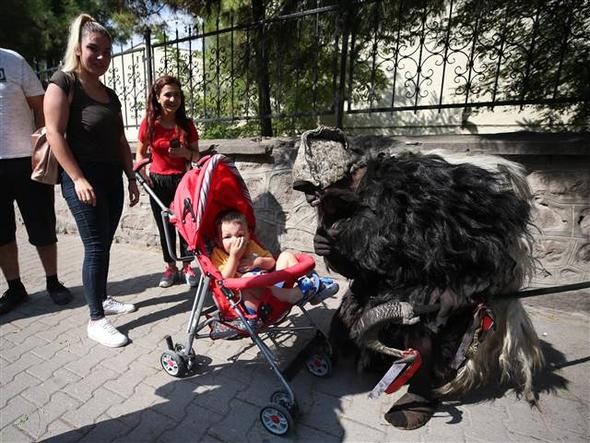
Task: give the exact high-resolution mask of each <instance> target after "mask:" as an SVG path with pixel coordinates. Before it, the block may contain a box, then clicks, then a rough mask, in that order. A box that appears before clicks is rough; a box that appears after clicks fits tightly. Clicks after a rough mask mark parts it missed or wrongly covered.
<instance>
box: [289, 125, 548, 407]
mask: <svg viewBox="0 0 590 443" xmlns="http://www.w3.org/2000/svg"><path fill="white" fill-rule="evenodd" d="M293 186H294V188H295V189H298V190H301V191H303V192H305V194H306V198H307V200H308V202H309V203H310V204H311V205H312V206H314V207H316V208H317V211H318V228H317V232H316V237H315V239H314V243H315V247H316V252H317V253H318V254H319V255H323V256H324V258H325V261H326V264H327V265H328V267H329V268H331V269H333V270H334V271H336V272H339V273H340V274H342V275H343V276H345V277H347V278H348V279H350V280H351V281H352V282H351V285H350V289H349V290H348V291H347V293H346V294H345V295H344V297H343V300H342V303H341V306H340V307H339V308H338V311H337V312H336V314H335V316H334V318H333V321H332V325H331V333H330V337H331V339H332V341H333V342H334V345H335V348H336V351H337V352H340V353H345V354H346V353H350V352H354V353H355V354H356V355H357V357H358V364H359V368H360V369H374V370H382V369H383V368H384V367H385V366H384V364H387V363H388V362H389V363H390V362H391V360H392V358H391V357H390V356H387V355H384V354H383V353H381V352H376V351H379V349H376V348H368V347H367V346H366V342H365V341H364V340H363V330H362V329H363V323H362V322H361V324H360V326H359V319H360V318H361V317H363V318H365V317H366V316H367V313H369V312H370V311H375V312H377V310H376V309H375V308H376V307H378V306H380V305H383V304H385V303H390V302H407V303H410V304H411V305H412V306H418V305H428V304H431V303H433V302H436V301H440V300H441V294H451V299H454V300H453V303H454V308H453V309H452V310H451V311H450V313H449V316H448V317H447V318H443V321H441V317H440V316H437V314H433V315H430V316H424V317H422V321H421V322H419V323H418V324H416V325H413V326H409V325H408V326H402V325H400V322H399V321H393V320H392V321H390V322H387V321H385V322H381V323H380V330H379V332H378V339H379V341H380V342H381V343H382V344H383V345H384V346H382V348H381V349H387V347H389V346H396V347H399V346H402V347H403V346H405V345H406V344H407V343H406V344H404V336H405V334H406V332H407V331H408V330H409V329H412V330H413V331H414V332H413V333H414V334H416V333H417V334H418V335H420V334H423V335H424V336H429V337H430V338H429V339H432V343H433V347H432V361H433V371H432V372H433V375H432V379H431V380H430V387H431V388H432V390H433V392H435V393H437V395H441V394H457V393H462V392H465V391H466V390H467V389H469V388H472V387H475V386H479V385H482V384H484V383H486V382H488V381H490V380H489V378H490V376H491V374H493V373H494V371H498V370H499V371H500V373H501V379H502V381H512V382H516V384H517V386H518V387H519V388H520V390H521V391H522V392H523V393H524V394H525V395H526V398H527V399H528V400H529V401H534V398H535V396H534V393H533V387H532V380H533V374H534V373H535V372H536V371H537V370H538V369H540V368H541V367H542V365H543V356H542V353H541V350H540V346H539V341H538V338H537V335H536V333H535V331H534V329H533V326H532V324H531V321H530V319H529V317H528V315H527V314H526V312H525V311H524V309H523V307H522V304H521V302H520V301H519V300H518V299H514V298H507V297H502V296H503V295H507V294H510V293H512V292H515V291H517V290H519V289H520V288H521V287H522V286H523V285H525V284H526V282H527V281H528V279H529V278H530V277H531V276H532V273H533V272H534V260H533V258H532V252H531V249H532V248H531V246H532V236H531V235H530V233H529V229H530V226H531V225H530V222H531V195H530V191H529V188H528V185H527V183H526V177H525V173H524V170H523V168H522V167H521V166H520V165H518V164H516V163H513V162H510V161H508V160H505V159H503V158H500V157H496V156H489V155H488V156H483V155H464V154H463V155H461V154H445V153H442V152H436V153H419V152H399V151H391V152H390V151H388V150H380V151H374V150H367V151H365V152H360V151H354V150H352V149H351V148H350V147H349V145H348V143H347V140H346V137H345V135H344V134H343V133H342V132H341V131H339V130H336V129H330V128H324V127H321V128H318V129H316V130H314V131H308V132H306V133H304V134H303V136H302V140H301V143H300V147H299V151H298V156H297V158H296V160H295V164H294V167H293ZM474 300H483V301H485V303H486V306H487V308H489V309H490V310H491V312H492V313H493V316H494V319H495V324H496V328H495V330H494V331H491V332H490V333H489V334H488V336H487V337H486V339H485V340H482V341H481V343H479V346H478V347H477V350H476V352H474V353H471V354H468V355H467V357H468V358H467V360H466V361H462V362H461V365H457V364H456V362H455V361H454V359H456V353H457V349H458V347H459V345H460V344H461V340H462V338H463V337H464V335H465V333H466V330H467V329H468V328H469V325H470V324H471V322H472V320H473V312H474V310H473V307H472V306H473V301H474ZM468 304H469V306H468V307H466V305H468ZM381 311H382V312H383V310H381ZM379 315H382V314H379ZM351 350H352V351H351ZM494 381H498V380H497V379H495V380H494Z"/></svg>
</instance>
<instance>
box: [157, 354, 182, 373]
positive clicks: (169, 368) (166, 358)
mask: <svg viewBox="0 0 590 443" xmlns="http://www.w3.org/2000/svg"><path fill="white" fill-rule="evenodd" d="M160 364H161V365H162V368H163V369H164V371H166V372H167V373H168V374H170V375H171V376H173V377H183V376H184V375H186V363H185V361H184V360H183V359H182V358H181V357H180V356H179V355H178V354H177V353H176V352H174V351H164V352H162V355H161V356H160Z"/></svg>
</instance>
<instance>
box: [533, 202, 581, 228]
mask: <svg viewBox="0 0 590 443" xmlns="http://www.w3.org/2000/svg"><path fill="white" fill-rule="evenodd" d="M533 222H534V224H535V225H536V226H537V227H538V228H539V229H541V231H542V232H543V233H544V234H551V235H563V236H570V235H571V233H572V230H573V209H572V207H571V206H567V205H563V204H560V203H556V202H554V201H552V200H549V199H547V198H544V197H536V198H535V201H534V204H533Z"/></svg>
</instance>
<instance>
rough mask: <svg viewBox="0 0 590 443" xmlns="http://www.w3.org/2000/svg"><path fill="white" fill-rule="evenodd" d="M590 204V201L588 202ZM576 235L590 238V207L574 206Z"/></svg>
mask: <svg viewBox="0 0 590 443" xmlns="http://www.w3.org/2000/svg"><path fill="white" fill-rule="evenodd" d="M587 204H588V205H590V201H588V202H587ZM574 235H575V236H576V237H583V238H586V239H589V240H590V207H588V206H587V205H585V206H574Z"/></svg>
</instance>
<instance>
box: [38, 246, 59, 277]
mask: <svg viewBox="0 0 590 443" xmlns="http://www.w3.org/2000/svg"><path fill="white" fill-rule="evenodd" d="M37 253H38V254H39V258H40V259H41V264H42V265H43V269H44V270H45V275H47V276H51V275H57V243H53V244H52V245H47V246H37Z"/></svg>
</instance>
